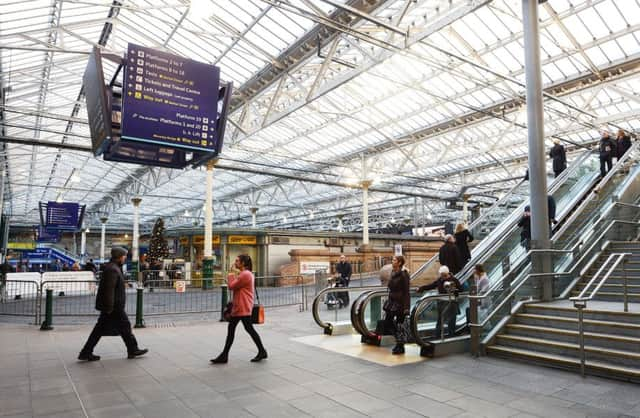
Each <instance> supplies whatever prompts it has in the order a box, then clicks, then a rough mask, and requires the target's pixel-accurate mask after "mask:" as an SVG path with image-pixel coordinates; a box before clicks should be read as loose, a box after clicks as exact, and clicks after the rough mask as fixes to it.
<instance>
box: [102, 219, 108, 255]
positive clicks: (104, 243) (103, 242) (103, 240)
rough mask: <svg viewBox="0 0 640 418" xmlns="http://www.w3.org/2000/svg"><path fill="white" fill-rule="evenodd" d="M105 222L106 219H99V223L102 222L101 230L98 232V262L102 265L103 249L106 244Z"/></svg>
mask: <svg viewBox="0 0 640 418" xmlns="http://www.w3.org/2000/svg"><path fill="white" fill-rule="evenodd" d="M107 220H108V218H100V222H102V229H101V231H100V262H101V263H104V262H105V259H104V257H105V256H104V247H105V246H106V244H107Z"/></svg>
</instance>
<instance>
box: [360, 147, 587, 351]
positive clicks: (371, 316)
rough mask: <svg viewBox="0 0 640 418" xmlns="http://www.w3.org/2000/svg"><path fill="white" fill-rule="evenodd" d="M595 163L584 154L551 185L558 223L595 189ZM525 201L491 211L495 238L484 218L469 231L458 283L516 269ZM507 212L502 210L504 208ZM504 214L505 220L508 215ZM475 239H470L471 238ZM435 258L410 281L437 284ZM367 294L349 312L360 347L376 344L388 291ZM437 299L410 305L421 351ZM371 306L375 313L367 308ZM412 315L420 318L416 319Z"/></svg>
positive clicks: (432, 322) (488, 220)
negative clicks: (478, 267)
mask: <svg viewBox="0 0 640 418" xmlns="http://www.w3.org/2000/svg"><path fill="white" fill-rule="evenodd" d="M598 176H599V161H598V157H597V155H595V154H593V153H592V152H590V151H586V152H584V153H582V154H581V155H579V156H578V158H577V159H576V160H575V162H574V163H573V164H572V165H571V166H570V167H569V168H568V169H567V170H565V172H563V173H562V174H561V176H559V177H558V178H557V179H555V180H554V181H553V182H552V183H551V185H550V187H549V194H550V195H552V196H553V197H554V199H555V201H556V219H557V220H559V221H560V222H563V221H565V220H566V219H567V218H568V217H569V216H570V214H571V213H572V210H573V209H574V208H575V207H576V206H577V205H578V204H579V203H580V202H581V201H582V200H583V199H584V198H585V197H586V196H587V195H588V194H589V192H590V191H591V190H592V188H593V187H594V186H595V185H596V184H597V183H598ZM527 204H528V201H527V200H525V199H522V200H521V201H520V204H519V205H517V207H516V209H515V210H514V209H513V208H511V209H510V211H509V210H505V209H498V208H500V205H498V206H497V207H496V209H493V210H492V212H493V211H496V213H498V211H501V215H499V216H498V217H499V218H500V219H503V221H502V222H500V223H499V224H498V225H497V226H495V227H493V232H491V233H490V234H486V233H484V234H483V232H482V231H483V230H486V229H488V228H490V227H488V226H487V225H491V222H494V221H493V219H492V216H483V217H481V218H479V219H478V220H477V221H476V223H474V224H472V225H471V228H474V229H472V232H475V234H478V237H479V239H480V242H479V243H478V244H477V245H476V246H475V247H474V248H473V249H472V251H471V260H470V261H469V262H468V263H467V265H466V266H465V268H464V269H463V270H462V271H461V272H459V273H458V275H457V277H458V279H459V280H460V281H461V282H462V283H464V282H466V281H467V280H468V279H469V277H470V276H471V275H472V270H473V266H474V265H475V264H478V263H481V264H483V265H484V266H485V270H486V271H487V275H488V276H489V280H490V282H491V283H494V282H496V281H498V280H500V279H501V278H502V277H503V276H504V274H505V273H506V272H508V271H510V270H511V268H512V266H514V265H517V264H518V263H520V262H521V261H522V260H524V259H525V258H526V256H527V251H526V249H525V248H524V247H523V246H521V245H520V228H519V227H518V226H517V223H518V221H519V219H520V217H521V216H522V213H523V211H524V207H525V206H526V205H527ZM504 206H505V207H506V205H504ZM507 213H508V215H507ZM475 234H474V235H475ZM437 268H438V263H437V256H436V257H433V258H432V259H431V260H429V261H428V262H427V263H425V264H424V265H423V266H422V267H421V268H420V269H419V270H418V271H416V272H415V273H414V274H412V280H415V279H418V278H431V279H433V278H435V277H437ZM368 293H369V294H367V295H362V296H361V297H360V298H358V299H356V300H355V301H354V304H353V306H352V315H351V316H352V323H353V327H354V328H355V329H356V331H358V332H359V333H360V334H361V335H362V336H363V338H362V340H363V341H364V342H370V343H376V341H379V338H378V335H377V334H376V332H375V325H376V323H377V320H378V319H380V318H381V317H380V316H378V315H381V313H380V312H379V310H378V306H380V305H381V304H382V303H383V301H381V299H384V298H385V297H386V294H387V292H386V288H381V289H379V290H370V291H368ZM438 298H439V296H437V295H434V294H433V293H429V294H426V295H424V296H421V297H419V298H417V299H416V303H415V304H412V306H413V309H412V315H411V320H412V321H413V323H412V328H413V329H414V330H415V335H414V336H415V337H416V342H417V343H418V344H420V345H421V346H429V343H428V341H429V339H432V338H434V337H435V336H434V335H433V329H434V328H435V318H436V313H435V306H436V303H435V302H436V300H437V299H438ZM368 305H373V308H372V307H370V306H368ZM465 309H466V302H465V303H461V306H460V311H461V314H460V315H459V320H458V323H459V324H460V327H464V326H465V324H466V320H465ZM416 312H417V313H418V314H416Z"/></svg>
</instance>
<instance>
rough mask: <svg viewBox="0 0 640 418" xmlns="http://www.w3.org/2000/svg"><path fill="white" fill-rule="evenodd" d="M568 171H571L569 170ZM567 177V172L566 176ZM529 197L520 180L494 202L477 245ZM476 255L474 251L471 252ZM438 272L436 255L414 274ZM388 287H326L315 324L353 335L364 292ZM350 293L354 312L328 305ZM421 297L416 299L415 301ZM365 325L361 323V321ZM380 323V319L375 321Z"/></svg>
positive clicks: (476, 229)
mask: <svg viewBox="0 0 640 418" xmlns="http://www.w3.org/2000/svg"><path fill="white" fill-rule="evenodd" d="M588 154H589V153H588V152H586V153H582V154H580V155H578V156H577V157H576V160H575V164H572V166H573V165H576V164H581V163H582V161H583V160H584V159H585V158H586V157H588ZM567 171H569V170H567ZM563 175H564V173H563ZM563 178H564V177H562V176H561V177H560V178H558V179H556V180H555V181H554V184H555V183H559V182H562V181H563ZM527 198H528V185H527V183H526V182H525V181H520V182H518V184H516V185H515V186H514V187H512V188H511V189H510V190H509V191H508V192H507V193H505V194H504V196H502V197H501V198H500V199H499V200H498V201H497V202H495V203H494V204H493V205H492V206H491V207H489V208H488V209H487V210H485V211H483V213H482V214H481V216H480V217H478V218H477V219H476V220H475V221H474V222H473V223H472V224H471V225H470V226H469V230H470V231H471V232H472V234H473V235H474V237H475V240H474V243H473V244H474V245H476V244H477V243H479V242H481V241H482V240H483V238H484V237H486V236H487V235H488V234H489V233H490V232H491V231H492V230H493V229H495V228H496V226H497V225H499V224H500V222H501V221H502V220H503V219H504V218H505V217H507V216H508V215H509V214H511V213H512V212H513V211H514V209H516V208H520V207H521V206H522V204H523V202H524V201H525V200H526V199H527ZM472 253H473V250H472ZM434 267H435V268H436V270H437V256H435V257H433V258H432V259H430V260H429V261H428V262H427V263H425V264H424V265H423V266H422V267H421V268H420V269H419V270H418V271H416V272H415V273H414V274H413V275H412V280H413V279H414V278H419V277H423V276H424V275H426V274H427V273H428V272H430V271H431V270H430V269H432V268H434ZM386 290H387V287H386V286H366V287H349V288H348V289H338V288H326V289H324V290H322V291H321V292H319V293H318V294H317V295H316V297H315V299H314V301H313V305H312V312H313V318H314V320H315V322H316V323H317V324H318V326H320V327H321V328H322V329H323V331H324V333H325V334H329V335H332V334H340V333H345V332H347V333H350V332H352V326H353V327H354V328H356V330H357V331H358V332H360V331H359V330H358V328H359V326H360V323H358V322H356V321H355V320H354V319H353V318H355V317H358V316H359V315H360V311H361V304H362V302H363V299H362V298H361V296H362V297H364V296H365V293H368V292H371V291H375V292H376V294H379V293H380V292H382V294H383V295H385V296H386ZM344 291H348V292H349V295H350V300H351V306H350V308H351V309H339V307H338V306H336V305H330V304H328V303H325V302H326V301H327V300H336V299H337V298H338V295H339V293H340V292H344ZM417 299H418V298H417V297H416V298H415V300H417ZM378 305H379V300H378V301H375V302H374V303H373V313H374V314H373V317H377V318H379V317H380V314H376V312H378V311H379V308H378ZM365 306H367V309H371V307H369V306H368V302H367V303H366V304H365ZM366 317H367V318H368V317H371V315H370V314H369V311H367V314H366ZM361 322H362V321H361ZM374 322H377V319H376V320H375V321H374ZM368 326H369V327H371V326H372V327H373V328H374V329H375V326H376V324H375V323H374V324H373V325H371V324H369V325H368ZM360 333H361V334H362V335H368V333H367V332H366V331H365V332H364V333H363V332H360Z"/></svg>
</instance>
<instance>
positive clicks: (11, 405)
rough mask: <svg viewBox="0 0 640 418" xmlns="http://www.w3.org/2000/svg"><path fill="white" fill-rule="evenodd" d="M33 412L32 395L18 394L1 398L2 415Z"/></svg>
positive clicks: (0, 414) (0, 408) (0, 409)
mask: <svg viewBox="0 0 640 418" xmlns="http://www.w3.org/2000/svg"><path fill="white" fill-rule="evenodd" d="M30 412H31V396H29V395H16V396H14V397H12V398H8V399H2V400H0V416H5V415H18V414H26V413H30Z"/></svg>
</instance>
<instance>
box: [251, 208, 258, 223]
mask: <svg viewBox="0 0 640 418" xmlns="http://www.w3.org/2000/svg"><path fill="white" fill-rule="evenodd" d="M250 210H251V227H252V228H255V227H256V218H257V213H258V208H250Z"/></svg>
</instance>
